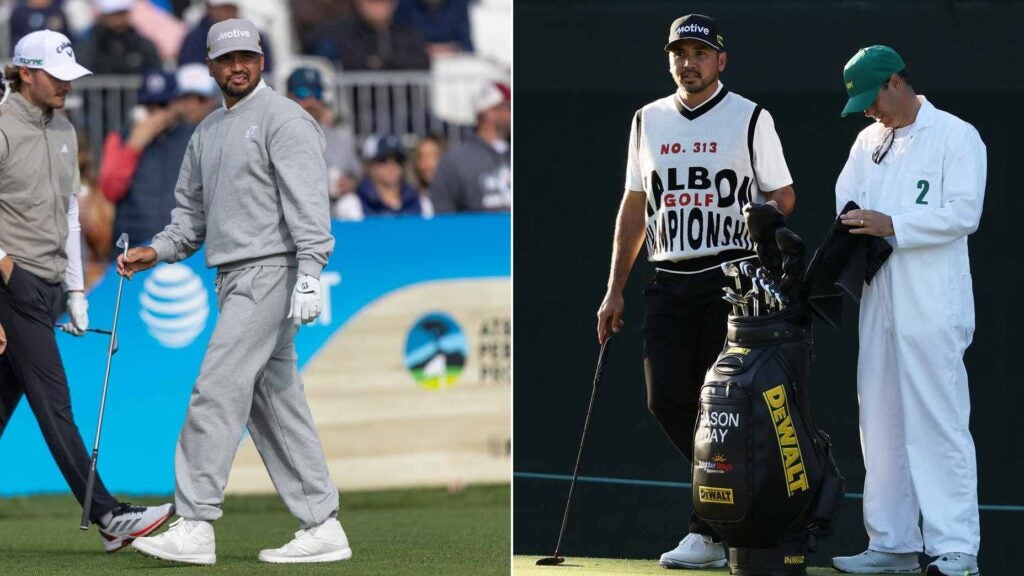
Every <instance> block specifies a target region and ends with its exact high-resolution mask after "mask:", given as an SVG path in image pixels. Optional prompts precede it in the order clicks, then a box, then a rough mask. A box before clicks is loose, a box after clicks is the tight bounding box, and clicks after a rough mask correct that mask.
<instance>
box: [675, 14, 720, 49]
mask: <svg viewBox="0 0 1024 576" xmlns="http://www.w3.org/2000/svg"><path fill="white" fill-rule="evenodd" d="M680 40H699V41H701V42H703V43H705V44H707V45H708V46H711V47H712V48H714V49H715V50H718V51H719V52H725V39H724V38H722V34H721V32H719V31H718V24H716V23H715V21H714V20H713V19H712V18H710V17H708V16H704V15H703V14H687V15H686V16H682V17H679V18H676V20H675V22H673V23H672V27H671V28H669V29H668V44H665V52H668V51H669V50H670V47H671V46H672V44H674V43H676V42H678V41H680Z"/></svg>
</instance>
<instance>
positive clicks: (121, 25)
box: [78, 0, 162, 75]
mask: <svg viewBox="0 0 1024 576" xmlns="http://www.w3.org/2000/svg"><path fill="white" fill-rule="evenodd" d="M132 3H133V0H96V2H94V5H95V7H96V10H97V11H98V12H99V19H98V20H97V22H96V24H95V25H94V26H93V27H92V30H90V31H89V36H88V38H86V40H85V42H83V43H82V47H81V49H80V50H79V54H78V56H79V60H81V62H82V65H83V66H86V67H88V68H89V69H90V70H92V71H93V72H94V73H95V74H133V75H134V74H141V73H142V72H143V71H145V70H155V69H157V68H160V67H161V66H162V62H161V61H160V56H159V54H158V53H157V50H156V46H155V45H154V44H153V43H152V42H150V41H149V40H147V39H146V38H143V37H142V35H140V34H139V32H138V31H137V30H136V29H135V28H134V27H132V23H131V20H130V19H129V17H128V11H129V10H130V9H131V7H132Z"/></svg>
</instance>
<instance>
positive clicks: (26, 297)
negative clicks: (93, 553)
mask: <svg viewBox="0 0 1024 576" xmlns="http://www.w3.org/2000/svg"><path fill="white" fill-rule="evenodd" d="M62 296H63V290H62V289H61V286H60V284H48V283H46V282H43V281H42V280H40V279H39V278H37V277H36V276H34V275H33V274H31V273H29V272H26V271H25V270H23V269H22V268H19V267H18V266H17V265H15V267H14V271H13V272H12V273H11V278H10V280H9V281H8V282H7V283H6V284H4V283H3V281H2V279H0V324H3V327H4V331H5V332H6V333H7V351H6V352H5V353H4V354H3V355H0V435H2V434H3V431H4V428H6V427H7V423H8V422H9V421H10V419H11V414H12V413H13V412H14V408H15V407H16V406H17V405H18V402H19V401H20V400H21V397H22V396H24V397H25V398H27V399H28V404H29V406H30V407H31V408H32V413H33V414H35V417H36V421H37V422H39V428H40V430H41V431H42V433H43V438H44V439H45V440H46V445H47V446H49V448H50V454H52V455H53V459H54V460H55V461H56V462H57V467H58V468H60V471H61V474H63V475H64V479H65V480H66V481H67V483H68V486H69V487H70V488H71V491H72V492H74V494H75V498H77V499H78V503H79V504H83V503H84V502H85V484H86V481H87V480H88V477H89V465H90V455H89V452H88V451H87V450H86V448H85V444H84V443H83V442H82V435H81V434H80V433H79V431H78V427H77V426H75V421H74V419H73V417H72V414H71V394H70V391H69V390H68V381H67V376H66V375H65V374H64V364H63V362H61V358H60V352H59V351H58V350H57V339H56V338H55V337H54V333H53V326H54V324H55V323H56V321H57V319H58V318H59V317H60V314H61V312H62V303H63V298H62ZM117 504H118V502H117V500H115V499H114V497H113V496H111V495H110V493H109V492H107V489H106V488H105V487H104V486H103V482H102V481H101V480H100V478H99V475H98V474H97V477H96V484H95V486H94V487H93V494H92V509H91V510H90V515H91V518H90V519H91V520H92V521H93V522H95V521H97V519H99V518H100V517H101V516H103V515H104V514H106V513H107V512H109V511H110V510H112V509H113V508H114V507H115V506H117Z"/></svg>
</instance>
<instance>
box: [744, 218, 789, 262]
mask: <svg viewBox="0 0 1024 576" xmlns="http://www.w3.org/2000/svg"><path fill="white" fill-rule="evenodd" d="M743 217H744V219H746V221H747V229H749V230H750V239H751V240H752V241H753V242H754V251H755V252H757V258H758V259H759V260H760V261H761V265H762V266H764V267H765V268H767V269H768V271H769V272H771V273H772V275H774V276H776V277H778V276H781V275H782V255H781V254H779V247H778V246H777V245H776V244H775V230H777V229H779V228H781V227H783V226H785V225H786V216H785V215H784V214H783V213H782V212H780V211H779V209H778V208H776V207H775V206H774V205H773V204H757V203H754V202H751V203H750V204H747V205H746V206H744V207H743Z"/></svg>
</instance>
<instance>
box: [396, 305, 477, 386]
mask: <svg viewBox="0 0 1024 576" xmlns="http://www.w3.org/2000/svg"><path fill="white" fill-rule="evenodd" d="M468 349H469V346H468V345H467V343H466V336H465V335H464V334H463V333H462V328H460V327H459V325H458V324H456V323H455V320H452V318H451V317H450V316H448V315H446V314H442V313H440V312H432V313H430V314H427V315H425V316H423V317H422V318H420V319H419V320H417V321H416V324H415V325H414V326H413V327H412V329H411V330H410V331H409V336H408V337H407V338H406V340H405V367H406V368H408V369H409V372H411V373H412V377H413V378H415V379H416V381H417V382H419V384H420V386H423V387H424V388H426V389H428V390H438V389H443V388H450V387H452V386H454V385H455V382H456V381H457V380H458V379H459V376H460V375H461V374H462V369H463V368H464V367H465V366H466V354H467V351H468Z"/></svg>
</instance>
